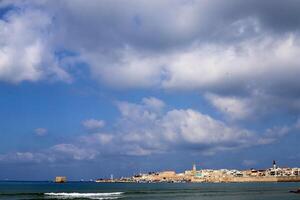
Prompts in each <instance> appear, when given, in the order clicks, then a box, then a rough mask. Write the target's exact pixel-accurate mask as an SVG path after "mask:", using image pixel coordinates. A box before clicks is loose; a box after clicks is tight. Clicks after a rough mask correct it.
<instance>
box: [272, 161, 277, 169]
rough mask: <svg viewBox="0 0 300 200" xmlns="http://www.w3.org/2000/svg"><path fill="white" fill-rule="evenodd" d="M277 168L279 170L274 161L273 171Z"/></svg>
mask: <svg viewBox="0 0 300 200" xmlns="http://www.w3.org/2000/svg"><path fill="white" fill-rule="evenodd" d="M276 168H277V166H276V161H275V160H273V169H276Z"/></svg>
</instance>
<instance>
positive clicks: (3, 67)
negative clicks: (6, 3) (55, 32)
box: [0, 9, 71, 83]
mask: <svg viewBox="0 0 300 200" xmlns="http://www.w3.org/2000/svg"><path fill="white" fill-rule="evenodd" d="M51 23H52V21H51V16H49V15H47V13H45V12H42V11H40V10H36V9H20V10H18V11H11V12H9V13H8V14H6V15H5V17H4V19H0V80H2V81H7V82H12V83H18V82H21V81H38V80H42V79H45V78H51V79H59V80H64V81H70V80H71V78H70V76H69V74H68V73H67V72H66V71H65V70H64V69H63V68H61V67H60V66H59V64H60V63H59V61H58V60H57V58H56V57H55V55H54V50H53V49H52V46H51V41H50V40H51V39H50V38H51V35H50V32H49V30H50V28H51Z"/></svg>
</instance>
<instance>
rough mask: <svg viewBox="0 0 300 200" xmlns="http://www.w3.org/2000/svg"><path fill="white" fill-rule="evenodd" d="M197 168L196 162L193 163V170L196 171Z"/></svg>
mask: <svg viewBox="0 0 300 200" xmlns="http://www.w3.org/2000/svg"><path fill="white" fill-rule="evenodd" d="M196 170H197V168H196V164H193V172H196Z"/></svg>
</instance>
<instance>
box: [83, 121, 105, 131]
mask: <svg viewBox="0 0 300 200" xmlns="http://www.w3.org/2000/svg"><path fill="white" fill-rule="evenodd" d="M82 125H83V126H84V127H85V128H87V129H90V130H96V129H99V128H102V127H103V126H105V121H103V120H96V119H87V120H84V121H83V122H82Z"/></svg>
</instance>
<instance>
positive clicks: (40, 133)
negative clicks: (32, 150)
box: [34, 128, 48, 136]
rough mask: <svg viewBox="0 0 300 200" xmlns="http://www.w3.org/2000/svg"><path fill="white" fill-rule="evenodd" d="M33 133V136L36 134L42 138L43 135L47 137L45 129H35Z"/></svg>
mask: <svg viewBox="0 0 300 200" xmlns="http://www.w3.org/2000/svg"><path fill="white" fill-rule="evenodd" d="M34 132H35V134H36V135H37V136H44V135H47V133H48V130H47V129H45V128H36V129H35V130H34Z"/></svg>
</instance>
